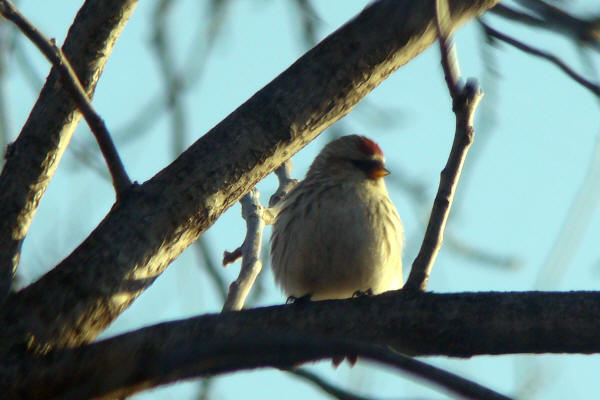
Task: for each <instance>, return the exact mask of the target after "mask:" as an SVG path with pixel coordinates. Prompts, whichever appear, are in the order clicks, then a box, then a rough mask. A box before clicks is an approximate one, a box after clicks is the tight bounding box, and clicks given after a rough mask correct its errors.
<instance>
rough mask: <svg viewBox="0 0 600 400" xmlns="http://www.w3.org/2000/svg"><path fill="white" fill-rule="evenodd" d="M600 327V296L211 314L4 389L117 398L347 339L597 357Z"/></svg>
mask: <svg viewBox="0 0 600 400" xmlns="http://www.w3.org/2000/svg"><path fill="white" fill-rule="evenodd" d="M599 329H600V292H570V293H564V292H520V293H519V292H513V293H507V292H478V293H454V294H434V293H418V292H417V293H409V292H401V291H400V292H388V293H386V294H382V295H379V296H373V297H362V298H355V299H348V300H334V301H321V302H310V303H302V304H292V305H284V306H275V307H265V308H257V309H252V310H245V311H240V312H226V313H223V314H213V315H204V316H200V317H195V318H190V319H186V320H181V321H174V322H169V323H163V324H159V325H155V326H151V327H147V328H143V329H140V330H138V331H135V332H131V333H126V334H124V335H120V336H116V337H114V338H110V339H107V340H104V341H101V342H97V343H94V344H90V345H83V346H82V347H80V348H78V349H73V350H66V351H60V350H59V351H58V352H57V353H55V354H49V355H47V356H45V357H41V358H40V359H38V360H26V359H25V360H21V361H20V368H18V369H17V368H15V366H14V365H10V367H8V368H7V365H6V364H5V365H4V366H2V364H0V390H1V392H2V393H9V394H14V395H13V396H10V397H11V398H19V397H18V396H22V397H23V398H54V397H61V398H64V397H65V396H66V398H85V397H88V396H94V397H95V396H107V398H114V397H120V396H125V395H128V394H131V393H134V392H136V391H139V390H142V389H144V388H148V387H152V386H156V385H159V384H164V383H168V382H173V381H175V380H179V379H184V378H190V377H196V376H206V375H210V374H214V373H222V372H230V371H236V370H240V369H248V368H256V367H264V366H275V367H283V368H287V367H291V366H293V365H295V364H298V363H300V362H305V361H311V360H317V359H322V358H327V357H332V356H338V355H340V354H347V353H346V352H345V351H344V350H345V349H348V348H347V347H346V348H345V347H344V343H346V342H347V341H358V342H362V343H365V342H367V343H371V344H377V345H381V346H384V347H385V346H392V347H393V348H395V349H397V350H399V351H401V352H403V353H407V354H412V355H451V356H456V357H471V356H474V355H486V354H510V353H598V352H600V336H599V335H598V331H599ZM339 338H342V339H339ZM336 340H337V341H336ZM323 343H326V344H327V345H323ZM3 367H4V368H5V369H4V370H3V369H2V368H3Z"/></svg>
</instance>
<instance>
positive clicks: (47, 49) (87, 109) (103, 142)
mask: <svg viewBox="0 0 600 400" xmlns="http://www.w3.org/2000/svg"><path fill="white" fill-rule="evenodd" d="M0 13H1V14H2V16H3V17H4V18H6V19H8V20H9V21H11V22H12V23H14V24H15V25H16V26H17V27H19V29H20V30H21V32H23V34H24V35H25V36H27V37H28V38H29V40H31V41H32V42H33V44H35V45H36V47H37V48H38V49H39V50H40V51H41V52H42V54H44V56H45V57H46V58H47V59H48V61H50V63H52V65H54V67H55V68H56V69H57V70H58V71H59V72H60V74H61V77H62V83H63V85H64V87H65V89H67V91H68V92H69V94H70V95H71V97H72V98H73V100H74V101H75V102H76V104H77V107H78V108H79V110H80V111H81V113H82V114H83V116H84V118H85V120H86V121H87V123H88V125H89V126H90V128H91V130H92V132H93V133H94V136H95V137H96V140H97V141H98V145H99V146H100V151H102V155H103V156H104V159H105V160H106V163H107V165H108V169H109V170H110V174H111V177H112V181H113V186H114V187H115V191H116V194H117V198H120V197H121V196H122V195H123V194H124V193H125V191H127V190H128V189H129V188H130V187H131V180H130V179H129V176H127V172H125V168H124V167H123V163H122V162H121V158H120V157H119V154H118V153H117V149H116V147H115V145H114V143H113V141H112V139H111V137H110V133H109V132H108V129H107V128H106V125H105V124H104V121H103V120H102V118H101V117H100V116H99V115H98V113H97V112H96V110H94V108H93V106H92V105H91V103H90V101H89V98H88V95H87V93H86V92H85V90H84V89H83V87H82V85H81V83H80V81H79V78H78V77H77V75H76V74H75V71H74V70H73V68H72V67H71V64H70V63H69V61H68V60H67V58H66V57H65V55H64V54H63V52H62V51H61V50H60V48H58V47H57V46H56V43H55V42H54V40H48V39H47V38H46V37H45V36H44V35H43V34H42V33H41V32H40V31H38V29H37V28H36V27H35V26H33V25H32V24H31V23H30V22H29V21H28V20H27V19H25V17H24V16H23V15H21V13H19V11H18V10H17V9H16V8H15V7H14V6H13V5H12V3H11V2H10V0H0Z"/></svg>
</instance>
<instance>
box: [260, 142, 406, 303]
mask: <svg viewBox="0 0 600 400" xmlns="http://www.w3.org/2000/svg"><path fill="white" fill-rule="evenodd" d="M388 174H389V171H388V170H387V169H386V168H385V159H384V156H383V152H382V150H381V148H380V147H379V145H377V143H375V142H374V141H373V140H371V139H369V138H367V137H365V136H359V135H347V136H342V137H340V138H338V139H336V140H334V141H332V142H330V143H328V144H327V145H326V146H325V147H324V148H323V149H322V150H321V152H320V153H319V154H318V155H317V157H316V158H315V159H314V161H313V162H312V164H311V165H310V167H309V169H308V172H307V174H306V177H305V178H304V180H302V181H300V182H299V183H298V184H297V185H296V186H295V187H294V188H293V189H292V190H291V191H290V192H289V194H288V196H287V197H286V198H285V199H284V200H282V203H281V204H280V206H279V207H278V208H279V212H278V214H277V216H276V219H275V222H274V224H273V229H272V234H271V267H272V270H273V274H274V276H275V281H276V283H277V284H278V285H279V286H280V287H281V288H282V289H283V291H284V292H285V293H286V294H287V295H288V296H289V298H288V299H292V300H296V299H306V298H307V299H309V300H324V299H341V298H349V297H353V296H356V295H359V294H378V293H382V292H385V291H388V290H393V289H399V288H401V287H402V249H403V243H404V232H403V226H402V222H401V220H400V217H399V216H398V212H397V210H396V207H395V206H394V204H393V203H392V201H391V199H390V197H389V195H388V192H387V189H386V186H385V182H384V177H385V176H386V175H388Z"/></svg>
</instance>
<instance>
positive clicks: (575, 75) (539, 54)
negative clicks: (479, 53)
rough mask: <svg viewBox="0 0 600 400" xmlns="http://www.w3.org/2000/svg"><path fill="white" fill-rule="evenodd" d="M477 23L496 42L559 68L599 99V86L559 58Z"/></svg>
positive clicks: (481, 21)
mask: <svg viewBox="0 0 600 400" xmlns="http://www.w3.org/2000/svg"><path fill="white" fill-rule="evenodd" d="M479 23H480V24H481V26H482V27H483V29H484V30H485V32H486V33H487V34H488V35H490V36H491V37H494V38H496V39H498V40H502V41H503V42H505V43H508V44H510V45H511V46H513V47H516V48H517V49H519V50H521V51H524V52H525V53H529V54H531V55H534V56H537V57H540V58H543V59H544V60H547V61H550V62H551V63H552V64H554V65H556V66H557V67H558V68H560V69H561V70H562V71H563V72H564V73H565V74H567V75H568V76H569V77H571V79H573V80H574V81H575V82H577V83H579V84H580V85H581V86H583V87H584V88H586V89H588V90H589V91H591V92H592V93H594V94H595V95H596V96H598V97H600V85H598V84H596V83H594V82H591V81H589V80H587V79H586V78H584V77H583V76H581V75H580V74H578V73H577V72H575V70H573V69H572V68H571V67H569V66H568V65H567V64H565V62H564V61H562V60H561V59H560V58H558V57H556V56H555V55H553V54H550V53H548V52H545V51H543V50H539V49H536V48H535V47H532V46H529V45H527V44H525V43H523V42H520V41H518V40H516V39H513V38H511V37H510V36H508V35H505V34H503V33H502V32H500V31H498V30H496V29H494V28H492V27H491V26H489V25H488V24H486V23H485V22H483V20H482V19H481V18H480V19H479Z"/></svg>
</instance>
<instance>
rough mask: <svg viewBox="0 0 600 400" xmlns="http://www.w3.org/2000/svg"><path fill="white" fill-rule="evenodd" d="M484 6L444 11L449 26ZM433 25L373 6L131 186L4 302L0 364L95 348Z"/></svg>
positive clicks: (457, 3) (400, 9) (407, 5)
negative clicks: (8, 356) (11, 356)
mask: <svg viewBox="0 0 600 400" xmlns="http://www.w3.org/2000/svg"><path fill="white" fill-rule="evenodd" d="M496 2H497V0H454V1H452V3H451V15H452V21H451V25H452V26H458V25H459V24H461V23H462V22H465V21H466V20H468V19H469V18H473V17H475V16H477V15H479V14H481V13H482V12H484V11H485V10H487V9H488V8H490V7H492V6H493V5H494V4H496ZM433 18H434V10H433V4H432V3H430V2H415V1H413V0H381V1H378V2H375V3H373V4H372V5H370V6H369V7H367V8H365V9H364V10H363V11H362V12H361V13H360V14H359V15H358V16H357V17H355V18H354V19H352V20H351V21H350V22H348V23H347V24H345V25H344V26H342V27H341V28H340V29H338V30H337V31H336V32H334V33H333V34H331V35H330V36H329V37H327V38H326V39H324V40H323V41H321V42H320V43H319V45H317V46H316V47H315V48H314V49H312V50H311V51H309V52H308V53H306V54H305V55H304V56H303V57H301V58H300V59H299V60H298V61H296V62H295V63H294V64H293V65H292V66H291V67H289V68H288V69H287V70H286V71H285V72H283V73H282V74H281V75H279V77H277V78H276V79H275V80H274V81H272V82H271V83H269V84H268V85H267V86H265V87H264V88H263V89H261V90H260V91H259V92H258V93H256V94H255V95H254V96H253V97H252V98H250V99H249V100H248V101H246V102H245V103H244V104H243V105H241V106H240V107H239V108H238V109H237V110H236V111H234V112H233V113H231V114H230V115H229V116H228V117H227V118H226V119H225V120H223V121H222V122H221V123H219V124H218V125H217V126H215V127H214V128H213V129H212V130H211V131H209V132H208V133H207V134H205V135H204V136H203V137H201V138H200V139H199V140H198V141H197V142H196V143H194V144H193V145H192V146H191V147H190V148H189V149H188V150H186V151H185V152H184V153H183V154H182V155H181V156H179V157H178V158H177V159H176V160H175V161H174V162H173V163H172V164H171V165H169V166H168V167H167V168H165V169H164V170H162V171H161V172H159V173H158V174H157V175H156V176H154V177H153V178H152V179H150V180H149V181H148V182H145V183H144V184H143V185H141V186H139V187H133V188H132V189H131V190H130V191H128V193H127V196H126V197H125V198H124V199H123V200H122V201H119V202H118V203H117V204H115V205H114V207H113V208H112V210H111V211H110V213H109V214H108V215H107V216H106V217H105V218H104V220H103V221H102V222H101V223H100V225H99V226H98V227H97V228H96V229H95V230H94V231H93V232H92V233H91V234H90V236H89V237H88V238H87V239H86V240H85V241H84V242H83V243H82V244H81V245H80V246H79V247H78V248H77V249H75V250H74V251H73V253H72V254H71V255H70V256H69V257H67V258H66V259H65V260H64V261H62V262H61V263H60V264H59V265H58V266H56V267H55V268H54V269H53V270H52V271H50V272H48V273H47V274H46V275H44V276H43V277H42V278H40V279H39V280H38V281H37V282H35V283H34V284H32V285H30V286H28V287H27V288H25V289H23V290H21V291H20V292H18V293H15V294H11V295H10V296H9V297H8V298H7V300H6V302H5V305H4V307H3V309H2V310H1V311H0V339H2V340H0V357H1V355H2V354H3V353H4V352H7V351H9V352H10V351H17V352H18V351H22V350H23V348H24V347H25V348H28V349H30V350H31V351H33V352H45V351H48V350H49V349H51V348H54V347H57V346H58V347H64V346H66V347H72V346H77V345H80V344H81V343H85V342H89V341H91V340H93V339H95V338H96V336H97V335H98V334H99V333H100V332H101V331H102V330H103V329H104V328H105V327H106V326H108V324H109V323H110V322H112V321H113V320H114V319H115V318H116V317H117V316H118V315H119V314H120V313H121V312H122V311H123V310H124V309H125V308H127V307H128V306H129V305H130V304H131V302H133V301H134V300H135V299H136V298H137V296H139V294H140V293H142V292H143V291H144V290H145V289H146V288H147V287H148V286H150V285H151V284H152V282H153V281H154V279H155V278H156V277H157V276H158V275H159V274H160V273H162V272H163V271H164V269H165V268H166V267H167V266H168V264H169V263H170V262H171V261H172V260H173V259H174V258H175V257H177V256H178V255H179V254H180V253H181V252H182V251H183V250H184V249H185V248H186V247H187V246H189V245H190V244H191V243H192V242H193V241H194V240H195V239H196V238H197V237H198V236H199V235H200V234H201V233H202V232H204V231H205V230H206V229H208V227H209V226H211V225H212V223H213V222H214V221H215V220H216V219H217V218H218V217H219V216H220V215H221V214H222V213H223V212H224V211H225V210H226V209H227V208H229V207H230V206H231V205H233V204H234V203H235V202H236V201H238V200H239V199H240V198H241V197H242V196H243V195H244V194H246V193H247V192H248V191H249V190H250V189H251V188H252V187H254V186H255V185H256V183H257V182H258V181H260V180H261V179H262V178H263V177H265V176H266V175H267V174H268V173H270V172H272V171H273V170H274V169H275V168H276V167H278V166H279V165H281V164H282V163H283V162H284V161H285V160H287V159H288V158H290V157H291V156H292V155H293V154H294V153H296V152H297V151H298V150H300V149H301V148H302V147H303V146H304V145H306V144H307V143H308V142H310V141H311V140H312V139H314V138H315V137H316V136H317V135H318V134H319V133H320V132H321V131H322V130H324V129H325V128H326V127H327V126H329V125H330V124H332V123H333V122H335V121H336V120H337V119H339V118H341V117H342V116H343V115H345V114H347V113H348V112H350V110H351V109H352V108H353V107H354V106H355V105H356V103H357V102H358V101H359V100H360V99H361V98H362V97H364V96H365V95H366V94H367V93H369V92H370V91H371V90H372V89H373V88H375V86H377V84H379V83H380V82H381V81H382V80H383V79H385V78H386V77H387V76H389V74H391V73H392V72H393V71H394V70H396V69H397V68H399V67H400V66H401V65H403V64H405V63H406V62H408V61H409V60H410V59H412V58H413V57H415V56H416V55H417V54H419V53H420V52H421V51H423V50H424V49H425V48H426V47H427V46H429V45H430V44H431V43H432V42H433V40H434V38H435V28H434V23H433ZM0 215H1V213H0ZM48 293H52V296H53V297H52V301H47V295H48Z"/></svg>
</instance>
